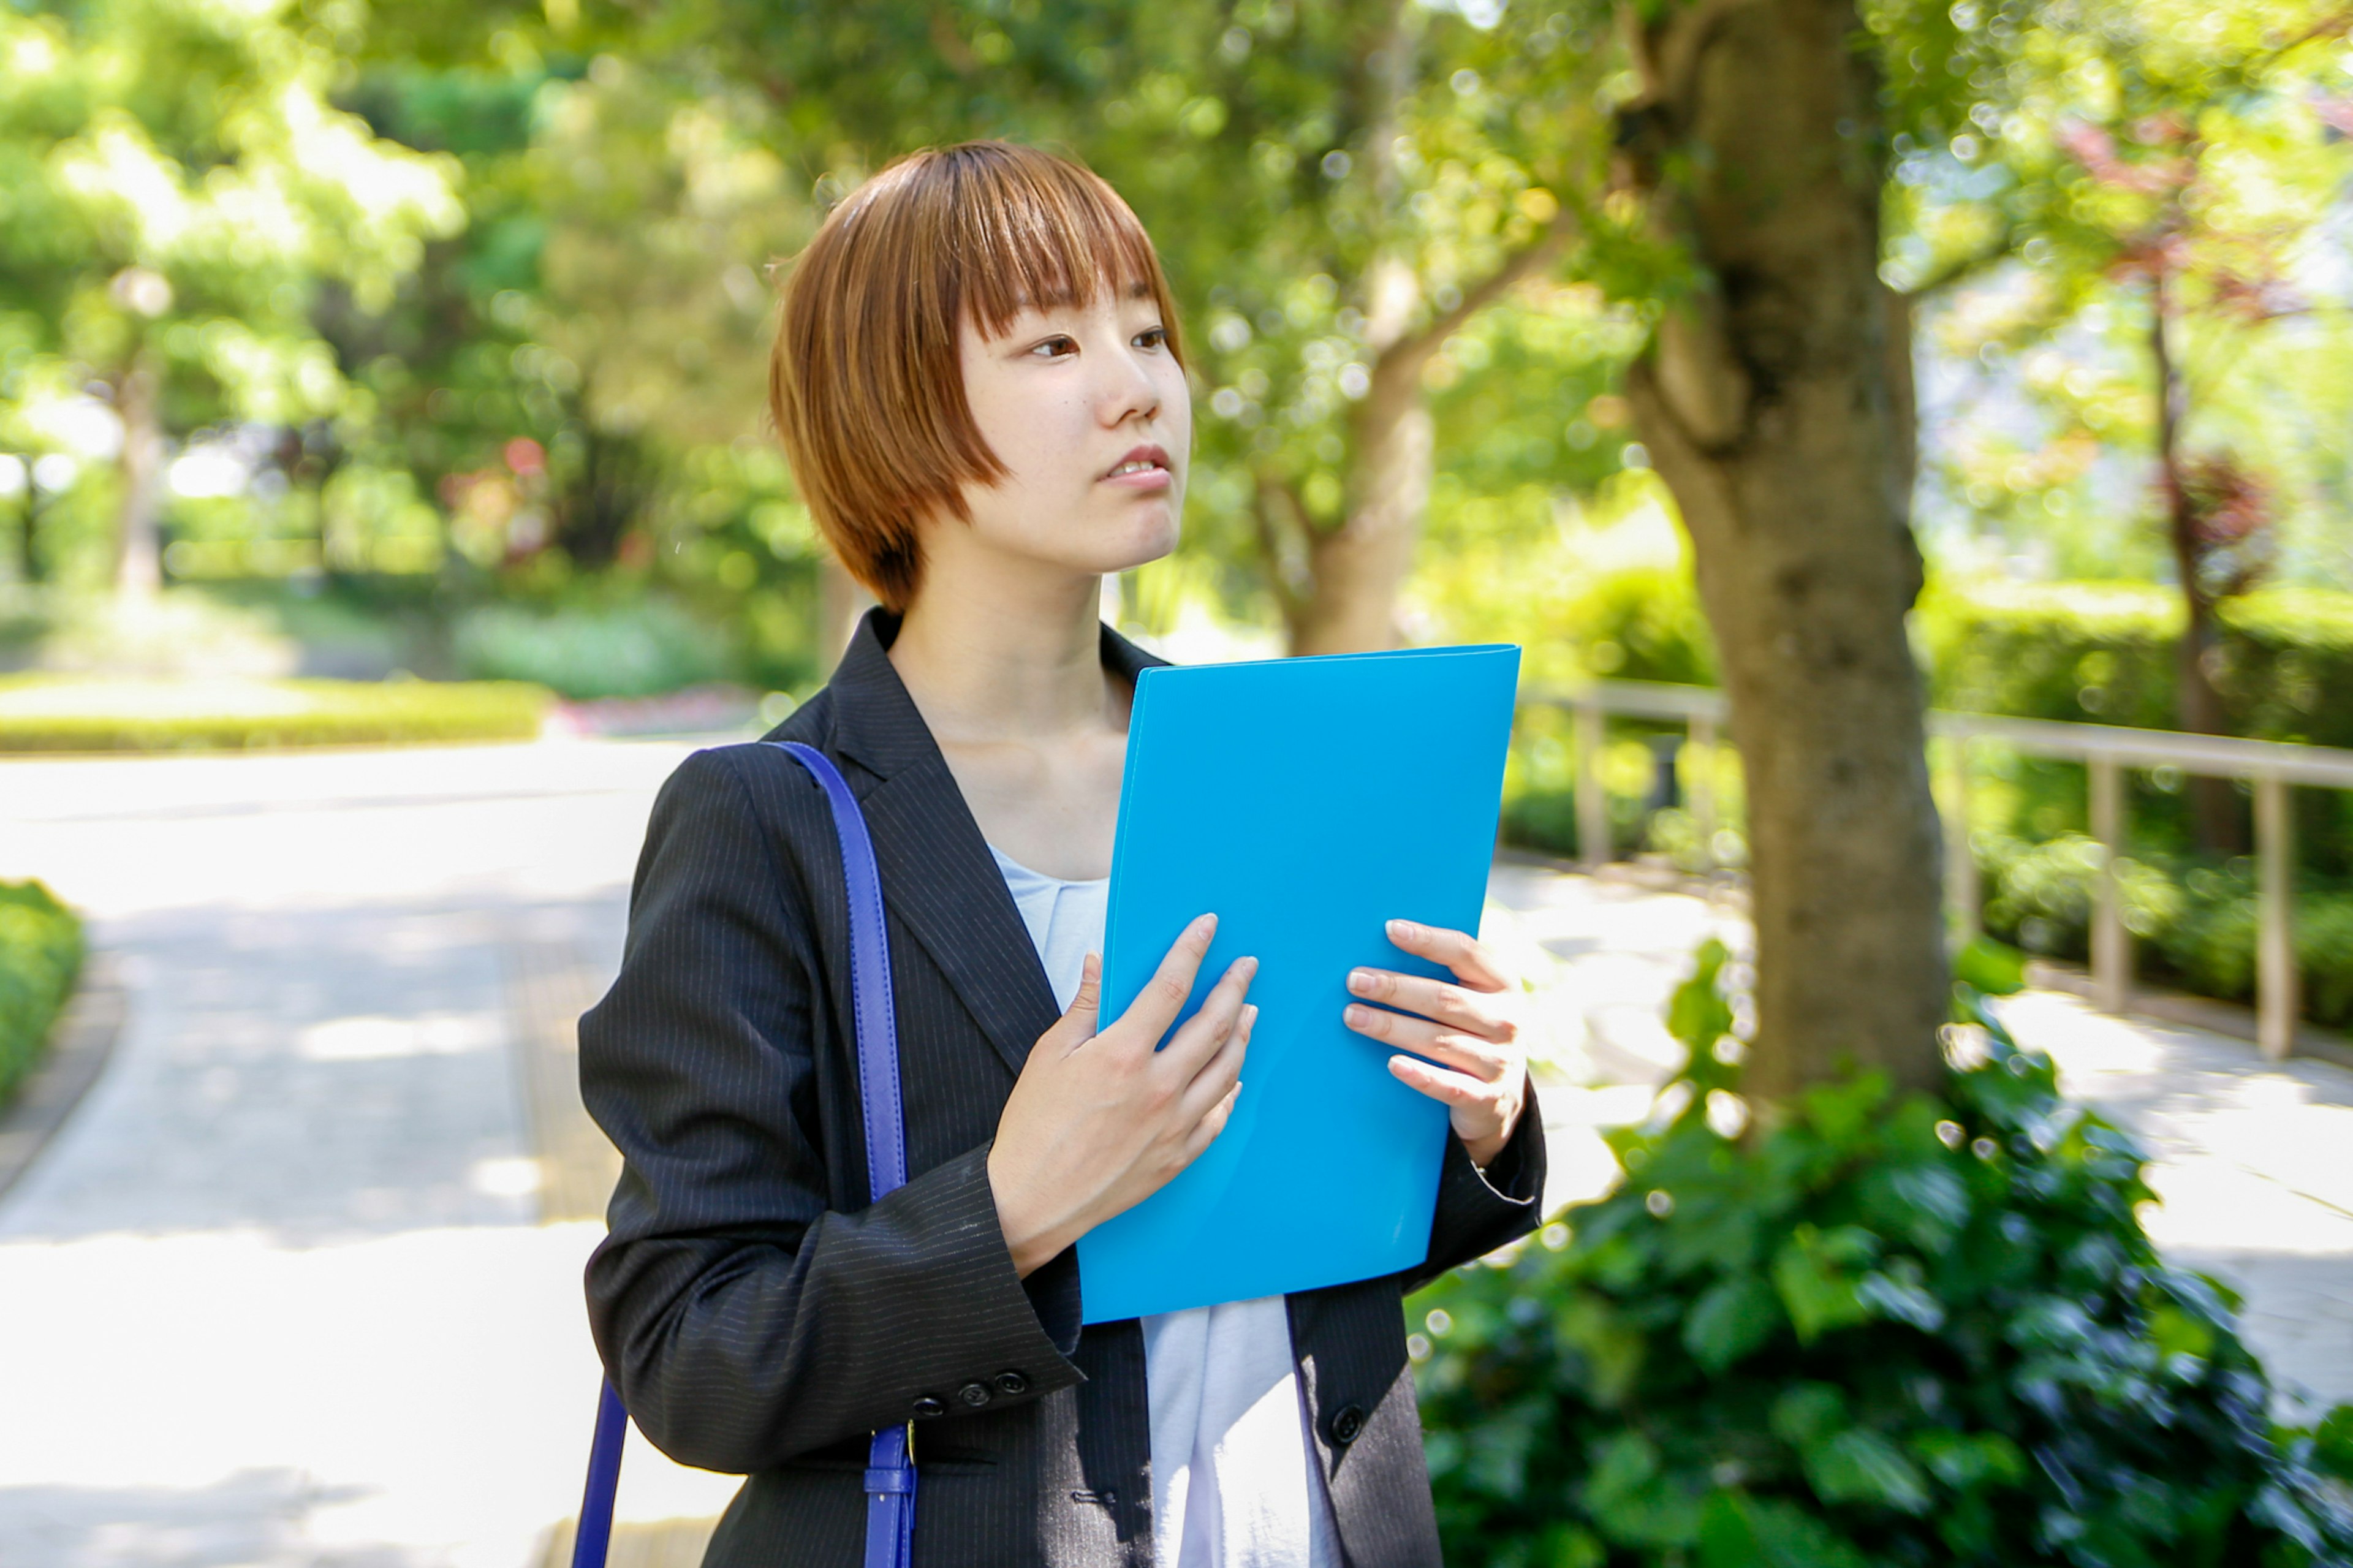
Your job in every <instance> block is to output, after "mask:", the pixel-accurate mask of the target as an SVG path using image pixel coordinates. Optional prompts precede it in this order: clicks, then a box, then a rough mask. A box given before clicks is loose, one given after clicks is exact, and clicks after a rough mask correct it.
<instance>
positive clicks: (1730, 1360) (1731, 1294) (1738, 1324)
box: [1683, 1274, 1782, 1373]
mask: <svg viewBox="0 0 2353 1568" xmlns="http://www.w3.org/2000/svg"><path fill="white" fill-rule="evenodd" d="M1781 1321H1782V1317H1781V1312H1780V1310H1779V1308H1778V1304H1777V1303H1776V1302H1775V1300H1774V1299H1773V1289H1772V1287H1770V1286H1769V1285H1767V1284H1766V1283H1765V1281H1764V1280H1762V1279H1758V1278H1757V1276H1755V1275H1753V1274H1747V1275H1738V1276H1736V1277H1734V1278H1732V1279H1721V1280H1718V1281H1717V1282H1716V1283H1715V1284H1714V1285H1711V1286H1709V1287H1708V1289H1706V1290H1704V1292H1702V1293H1701V1295H1700V1298H1699V1300H1696V1301H1694V1302H1693V1303H1692V1310H1691V1312H1690V1313H1689V1315H1688V1316H1686V1317H1685V1318H1684V1319H1683V1349H1685V1350H1687V1351H1689V1352H1691V1354H1692V1359H1693V1360H1694V1361H1696V1362H1698V1363H1700V1365H1702V1366H1704V1367H1705V1368H1706V1369H1707V1370H1708V1371H1709V1372H1712V1373H1715V1372H1722V1371H1724V1370H1725V1368H1726V1367H1729V1366H1732V1365H1734V1364H1736V1363H1738V1362H1739V1361H1740V1360H1741V1358H1742V1357H1744V1356H1746V1355H1747V1354H1748V1352H1751V1351H1753V1350H1755V1349H1756V1348H1757V1346H1759V1345H1761V1344H1763V1343H1764V1342H1766V1341H1767V1339H1769V1338H1770V1337H1771V1336H1772V1333H1773V1331H1774V1330H1775V1329H1776V1328H1778V1327H1779V1326H1780V1323H1781Z"/></svg>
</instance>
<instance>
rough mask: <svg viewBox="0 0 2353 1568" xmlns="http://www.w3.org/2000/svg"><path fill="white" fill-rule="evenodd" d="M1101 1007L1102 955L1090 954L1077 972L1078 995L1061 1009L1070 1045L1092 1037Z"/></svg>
mask: <svg viewBox="0 0 2353 1568" xmlns="http://www.w3.org/2000/svg"><path fill="white" fill-rule="evenodd" d="M1102 1005H1103V954H1101V953H1099V952H1091V953H1089V954H1087V958H1086V963H1085V964H1084V965H1083V966H1082V968H1081V969H1080V971H1079V989H1078V994H1076V995H1074V996H1072V997H1071V1005H1069V1006H1068V1007H1065V1008H1064V1009H1062V1019H1061V1024H1062V1028H1063V1030H1064V1032H1065V1033H1067V1034H1068V1035H1070V1037H1071V1044H1073V1045H1077V1044H1079V1043H1080V1042H1082V1041H1084V1040H1090V1039H1092V1038H1093V1037H1094V1033H1095V1013H1096V1010H1097V1009H1098V1008H1100V1007H1101V1006H1102Z"/></svg>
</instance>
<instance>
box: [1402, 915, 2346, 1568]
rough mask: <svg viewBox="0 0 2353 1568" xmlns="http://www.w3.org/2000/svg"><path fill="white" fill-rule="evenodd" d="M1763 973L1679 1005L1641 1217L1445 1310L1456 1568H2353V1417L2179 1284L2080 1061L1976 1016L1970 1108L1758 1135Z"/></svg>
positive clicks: (1913, 1108)
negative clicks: (2286, 1399) (2290, 1418)
mask: <svg viewBox="0 0 2353 1568" xmlns="http://www.w3.org/2000/svg"><path fill="white" fill-rule="evenodd" d="M1965 968H1967V969H1969V970H1972V971H1978V972H1980V973H1981V966H1978V965H1974V964H1973V965H1968V966H1965ZM1728 973H1730V972H1729V970H1728V968H1727V966H1726V965H1725V953H1724V951H1723V949H1722V948H1721V947H1720V946H1717V945H1715V944H1713V943H1711V944H1710V946H1709V948H1707V949H1706V950H1704V951H1703V953H1702V956H1701V961H1700V965H1699V972H1698V973H1697V974H1696V975H1695V976H1694V979H1693V980H1692V981H1691V982H1690V983H1689V984H1686V985H1685V986H1683V989H1682V990H1681V991H1680V992H1679V993H1678V994H1677V995H1676V996H1675V998H1674V1001H1673V1003H1672V1007H1671V1011H1670V1022H1671V1025H1672V1027H1673V1029H1674V1032H1675V1033H1676V1035H1677V1036H1678V1037H1680V1038H1682V1039H1683V1042H1684V1044H1685V1045H1686V1046H1687V1047H1689V1048H1690V1050H1691V1066H1690V1067H1689V1068H1687V1069H1686V1072H1685V1075H1684V1076H1683V1078H1682V1079H1679V1080H1678V1081H1677V1082H1676V1083H1675V1084H1674V1085H1672V1086H1671V1089H1670V1090H1669V1093H1668V1096H1667V1098H1666V1099H1665V1100H1662V1106H1661V1110H1660V1113H1659V1115H1658V1117H1657V1118H1655V1119H1654V1121H1653V1124H1652V1125H1651V1126H1648V1127H1644V1128H1639V1129H1632V1130H1628V1131H1622V1132H1620V1133H1618V1134H1616V1135H1614V1136H1613V1137H1612V1139H1611V1143H1612V1146H1613V1147H1614V1149H1615V1150H1616V1152H1617V1154H1618V1157H1619V1160H1620V1163H1621V1164H1622V1165H1623V1166H1624V1168H1625V1170H1626V1172H1627V1179H1626V1180H1625V1182H1624V1183H1623V1184H1621V1185H1620V1188H1619V1189H1618V1190H1617V1191H1616V1192H1615V1193H1613V1194H1610V1195H1609V1196H1608V1197H1605V1198H1603V1199H1601V1200H1599V1202H1595V1203H1591V1204H1587V1205H1579V1206H1577V1207H1574V1208H1571V1209H1568V1210H1567V1211H1564V1212H1563V1213H1562V1214H1561V1215H1558V1216H1557V1217H1556V1220H1555V1221H1554V1223H1553V1224H1551V1225H1549V1226H1546V1228H1545V1230H1544V1232H1543V1233H1542V1234H1541V1237H1540V1238H1539V1239H1538V1240H1537V1242H1536V1243H1535V1245H1523V1246H1522V1247H1521V1248H1520V1249H1519V1250H1518V1252H1517V1254H1516V1256H1515V1257H1514V1258H1511V1259H1510V1260H1509V1261H1508V1262H1505V1263H1503V1264H1501V1265H1500V1266H1479V1265H1473V1266H1472V1267H1471V1268H1466V1269H1461V1270H1457V1271H1456V1272H1454V1273H1453V1274H1451V1275H1449V1276H1448V1277H1446V1278H1445V1279H1443V1280H1441V1281H1440V1282H1439V1283H1438V1284H1437V1285H1436V1286H1433V1287H1432V1288H1431V1289H1430V1291H1428V1292H1427V1293H1426V1294H1425V1295H1423V1296H1421V1297H1419V1298H1417V1299H1416V1304H1417V1305H1418V1306H1420V1307H1422V1308H1424V1309H1426V1310H1427V1311H1428V1314H1429V1316H1428V1319H1427V1324H1428V1327H1429V1330H1430V1334H1429V1336H1428V1338H1426V1339H1425V1338H1420V1337H1419V1336H1418V1337H1417V1340H1416V1342H1415V1343H1414V1345H1413V1346H1412V1348H1413V1350H1414V1351H1415V1352H1416V1353H1417V1355H1418V1356H1422V1357H1427V1358H1428V1363H1427V1365H1426V1366H1425V1367H1424V1368H1423V1370H1422V1372H1421V1373H1420V1376H1419V1383H1420V1386H1421V1389H1422V1414H1423V1422H1424V1425H1425V1426H1427V1427H1428V1428H1429V1430H1430V1439H1429V1453H1430V1476H1431V1482H1432V1486H1433V1488H1434V1490H1435V1495H1436V1499H1437V1504H1438V1510H1439V1521H1440V1531H1441V1533H1442V1535H1443V1537H1444V1541H1445V1545H1446V1550H1447V1557H1448V1560H1449V1561H1450V1562H1452V1563H1458V1564H1462V1565H1464V1568H1470V1565H1472V1564H1487V1565H1489V1568H1520V1565H1524V1564H1528V1565H1533V1564H1538V1563H1541V1564H1546V1565H1547V1568H1554V1565H1559V1568H1567V1565H1581V1568H1600V1565H1604V1564H1611V1565H1624V1564H1643V1565H1657V1568H1666V1565H1668V1564H1690V1565H1694V1568H1734V1565H1741V1568H1746V1565H1750V1564H1771V1565H1775V1568H1801V1565H1802V1568H1863V1565H1865V1564H1881V1563H1886V1564H1895V1563H1905V1564H1915V1563H1916V1564H1969V1565H1980V1564H1981V1565H1984V1568H1996V1565H2001V1568H2018V1565H2025V1564H2052V1565H2060V1564H2064V1565H2067V1568H2153V1565H2154V1564H2158V1563H2167V1564H2172V1563H2201V1564H2226V1563H2228V1564H2238V1563H2245V1564H2264V1565H2278V1568H2286V1565H2289V1564H2303V1563H2342V1562H2345V1561H2347V1560H2348V1557H2353V1515H2348V1511H2347V1509H2346V1507H2345V1502H2344V1493H2343V1491H2342V1488H2341V1484H2340V1483H2339V1482H2338V1481H2337V1480H2335V1479H2330V1478H2329V1477H2327V1475H2325V1474H2324V1473H2323V1470H2322V1468H2317V1467H2337V1466H2341V1465H2342V1462H2343V1458H2344V1456H2343V1449H2344V1448H2345V1447H2346V1446H2347V1445H2346V1444H2345V1443H2344V1442H2343V1441H2342V1438H2343V1436H2344V1432H2343V1424H2344V1423H2345V1422H2346V1421H2347V1420H2348V1417H2347V1416H2346V1415H2339V1416H2338V1417H2337V1418H2335V1423H2334V1424H2332V1425H2331V1426H2328V1427H2326V1428H2324V1431H2323V1434H2322V1435H2321V1437H2319V1438H2316V1437H2315V1436H2313V1435H2310V1434H2303V1433H2295V1432H2284V1431H2279V1430H2275V1429H2274V1428H2273V1426H2271V1425H2270V1424H2269V1421H2268V1418H2267V1415H2266V1409H2267V1405H2268V1401H2269V1394H2270V1389H2269V1385H2268V1384H2267V1382H2266V1380H2265V1377H2264V1373H2263V1368H2262V1367H2261V1365H2260V1364H2259V1363H2257V1362H2256V1360H2255V1359H2254V1357H2253V1354H2252V1353H2251V1352H2249V1351H2248V1350H2247V1348H2246V1346H2245V1345H2244V1343H2243V1342H2242V1341H2241V1340H2240V1338H2239V1336H2238V1333H2237V1331H2236V1329H2235V1327H2234V1324H2233V1314H2234V1312H2235V1308H2236V1303H2235V1302H2234V1301H2233V1300H2232V1297H2231V1295H2230V1293H2229V1292H2228V1291H2226V1290H2225V1289H2222V1288H2221V1286H2219V1285H2216V1284H2215V1283H2213V1282H2212V1281H2211V1280H2207V1279H2202V1278H2200V1277H2199V1276H2196V1275H2193V1274H2189V1273H2186V1272H2183V1271H2181V1270H2179V1269H2176V1268H2169V1267H2168V1266H2167V1265H2165V1264H2164V1263H2163V1262H2162V1261H2160V1260H2159V1258H2158V1256H2157V1254H2156V1252H2155V1250H2154V1248H2153V1247H2151V1246H2150V1244H2149V1242H2148V1239H2147V1236H2146V1234H2145V1233H2144V1232H2143V1231H2142V1229H2141V1226H2140V1224H2139V1222H2138V1220H2137V1216H2136V1214H2135V1210H2136V1207H2137V1205H2139V1204H2142V1203H2145V1202H2147V1201H2149V1200H2150V1196H2151V1194H2150V1192H2149V1189H2148V1188H2147V1186H2146V1185H2145V1184H2143V1182H2142V1179H2141V1168H2142V1164H2143V1160H2142V1156H2141V1155H2140V1153H2139V1152H2138V1151H2137V1149H2136V1148H2135V1147H2134V1145H2133V1144H2132V1142H2130V1140H2129V1139H2127V1138H2126V1137H2125V1136H2124V1135H2123V1134H2122V1133H2120V1132H2118V1131H2116V1129H2115V1128H2114V1127H2112V1126H2110V1125H2109V1124H2108V1123H2106V1122H2105V1121H2102V1120H2101V1119H2100V1118H2099V1117H2098V1116H2096V1115H2094V1114H2091V1113H2089V1112H2086V1111H2084V1110H2080V1109H2078V1108H2075V1107H2071V1106H2068V1105H2066V1104H2064V1103H2063V1101H2062V1100H2060V1098H2059V1095H2058V1092H2057V1087H2056V1076H2055V1072H2054V1069H2053V1068H2052V1064H2051V1062H2050V1061H2049V1059H2048V1058H2043V1057H2040V1056H2036V1055H2031V1054H2029V1053H2025V1052H2022V1051H2021V1050H2019V1049H2018V1048H2017V1047H2015V1046H2014V1045H2013V1044H2012V1043H2011V1042H2010V1039H2009V1037H2007V1036H2006V1035H2005V1034H2004V1033H2003V1031H2002V1029H2001V1027H2000V1023H1999V1022H1998V1021H1997V1019H1996V1018H1995V1016H1993V1015H1992V1013H1991V1012H1990V1011H1989V1009H1988V1008H1987V1007H1986V1006H1985V1005H1984V1002H1983V999H1982V997H1981V996H1980V995H1979V994H1978V993H1977V992H1975V991H1973V990H1970V989H1968V987H1966V986H1962V987H1957V997H1958V999H1959V1001H1960V1004H1961V1007H1962V1010H1963V1011H1964V1012H1965V1013H1966V1014H1967V1016H1968V1019H1969V1022H1968V1023H1967V1024H1965V1025H1961V1026H1956V1028H1955V1029H1954V1030H1952V1031H1948V1034H1949V1036H1950V1037H1951V1039H1952V1042H1953V1046H1954V1048H1955V1055H1956V1058H1957V1060H1956V1066H1955V1070H1954V1071H1953V1072H1952V1073H1951V1075H1950V1077H1949V1079H1947V1090H1946V1093H1945V1095H1944V1097H1943V1098H1942V1099H1941V1100H1934V1099H1930V1098H1928V1097H1926V1096H1913V1097H1908V1098H1905V1099H1900V1100H1899V1099H1895V1098H1894V1097H1892V1096H1891V1095H1890V1094H1889V1092H1888V1091H1887V1089H1886V1087H1885V1085H1884V1083H1883V1080H1881V1079H1878V1078H1876V1077H1868V1076H1867V1077H1862V1078H1859V1079H1854V1080H1852V1081H1850V1082H1847V1083H1843V1084H1840V1085H1836V1086H1831V1087H1826V1088H1821V1089H1815V1090H1812V1091H1810V1092H1809V1093H1807V1094H1805V1095H1804V1096H1802V1097H1800V1098H1799V1100H1798V1101H1797V1102H1796V1103H1795V1104H1794V1105H1791V1106H1789V1107H1788V1108H1787V1110H1788V1115H1787V1116H1786V1118H1785V1119H1782V1120H1778V1121H1770V1122H1767V1123H1764V1124H1761V1125H1760V1126H1759V1127H1758V1128H1757V1130H1755V1131H1753V1132H1751V1133H1750V1135H1749V1136H1747V1137H1746V1139H1745V1140H1744V1139H1742V1138H1739V1137H1727V1136H1724V1135H1722V1134H1720V1133H1719V1131H1716V1128H1717V1127H1718V1126H1723V1127H1725V1128H1726V1129H1727V1130H1729V1129H1730V1121H1731V1118H1730V1116H1729V1113H1730V1112H1732V1111H1734V1110H1736V1108H1737V1105H1738V1102H1737V1101H1736V1100H1735V1099H1733V1098H1731V1097H1732V1096H1734V1095H1735V1093H1736V1079H1737V1069H1736V1067H1734V1066H1731V1065H1728V1064H1727V1062H1726V1061H1725V1060H1724V1059H1720V1058H1732V1059H1733V1060H1735V1061H1736V1059H1737V1057H1738V1055H1739V1047H1738V1046H1737V1042H1736V1039H1735V1037H1734V1036H1733V1035H1732V1033H1731V1031H1732V1028H1733V1022H1734V1016H1735V1014H1734V1009H1733V1006H1732V1005H1729V1004H1728V1003H1727V1001H1726V994H1728V993H1730V991H1731V987H1730V986H1729V985H1727V984H1723V982H1725V980H1726V978H1727V976H1728ZM1727 1041H1730V1042H1732V1043H1731V1044H1729V1045H1727V1044H1725V1042H1727ZM1712 1124H1713V1125H1712Z"/></svg>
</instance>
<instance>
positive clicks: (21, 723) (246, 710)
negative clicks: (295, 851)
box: [0, 676, 548, 752]
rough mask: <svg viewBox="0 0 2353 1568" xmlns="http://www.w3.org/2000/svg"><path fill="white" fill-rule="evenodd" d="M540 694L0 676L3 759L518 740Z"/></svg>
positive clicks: (530, 726)
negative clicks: (44, 754)
mask: <svg viewBox="0 0 2353 1568" xmlns="http://www.w3.org/2000/svg"><path fill="white" fill-rule="evenodd" d="M547 703H548V693H547V692H546V691H545V690H544V689H541V688H539V687H536V686H527V685H523V684H522V683H520V682H516V681H466V682H449V681H437V680H393V681H384V682H375V681H351V680H130V679H75V678H71V677H54V676H8V677H0V752H179V751H247V750H255V749H260V748H268V747H278V746H372V745H396V744H408V743H414V742H433V741H525V740H530V739H532V738H533V737H534V736H536V735H537V734H538V733H539V728H540V721H541V720H542V719H543V717H544V716H545V713H546V710H547Z"/></svg>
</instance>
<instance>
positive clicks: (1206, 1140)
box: [1185, 1079, 1242, 1165]
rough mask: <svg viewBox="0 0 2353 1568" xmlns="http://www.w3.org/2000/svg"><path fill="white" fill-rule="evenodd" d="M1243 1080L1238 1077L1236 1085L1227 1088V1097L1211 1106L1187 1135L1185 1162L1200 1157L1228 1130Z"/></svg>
mask: <svg viewBox="0 0 2353 1568" xmlns="http://www.w3.org/2000/svg"><path fill="white" fill-rule="evenodd" d="M1241 1093H1242V1085H1241V1080H1240V1079H1235V1080H1234V1086H1233V1087H1232V1088H1231V1089H1228V1090H1226V1096H1225V1098H1224V1099H1223V1100H1219V1101H1218V1103H1217V1104H1215V1105H1213V1106H1211V1107H1210V1108H1209V1113H1208V1115H1207V1116H1204V1117H1203V1118H1201V1120H1200V1121H1199V1122H1198V1123H1197V1124H1196V1125H1195V1126H1194V1128H1193V1131H1191V1132H1189V1133H1187V1135H1186V1138H1185V1163H1187V1164H1188V1165H1189V1164H1191V1163H1193V1162H1194V1161H1196V1160H1198V1159H1199V1158H1200V1157H1201V1151H1202V1150H1204V1149H1207V1148H1208V1146H1209V1145H1210V1144H1212V1143H1214V1142H1217V1141H1218V1134H1219V1133H1220V1132H1223V1131H1225V1130H1226V1123H1227V1122H1228V1121H1230V1120H1231V1119H1232V1117H1233V1114H1234V1102H1235V1101H1236V1100H1240V1098H1241Z"/></svg>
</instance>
